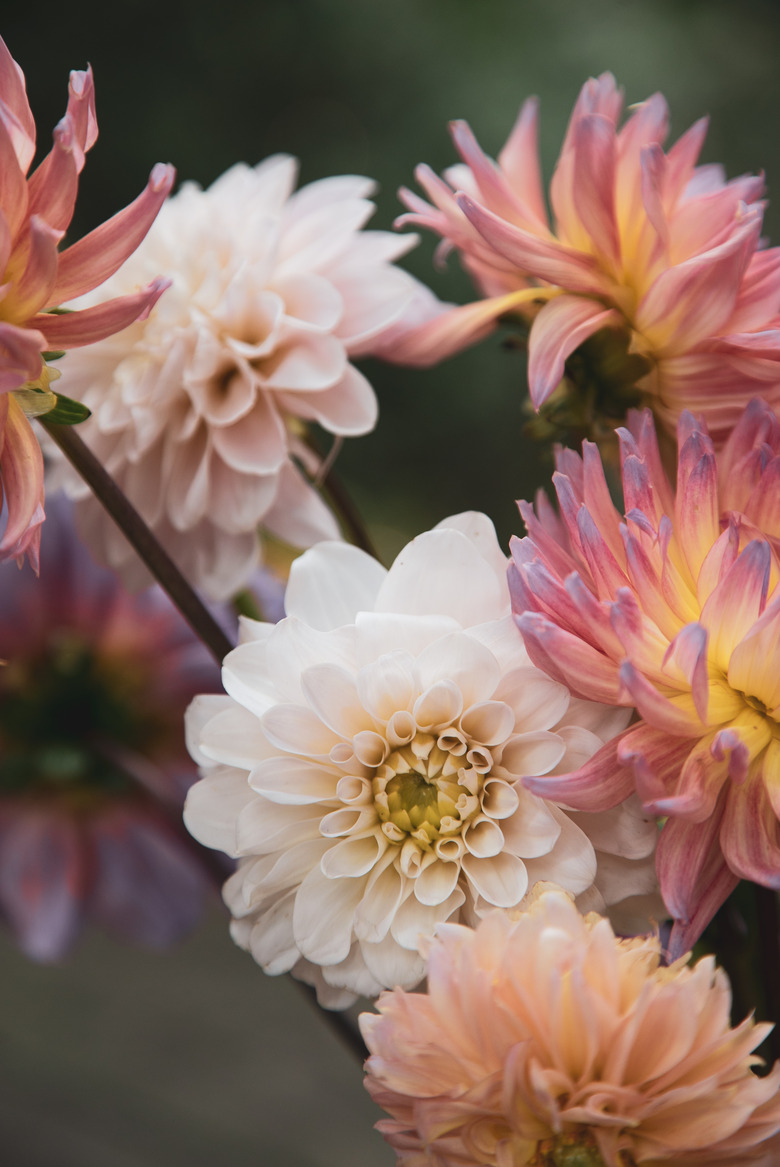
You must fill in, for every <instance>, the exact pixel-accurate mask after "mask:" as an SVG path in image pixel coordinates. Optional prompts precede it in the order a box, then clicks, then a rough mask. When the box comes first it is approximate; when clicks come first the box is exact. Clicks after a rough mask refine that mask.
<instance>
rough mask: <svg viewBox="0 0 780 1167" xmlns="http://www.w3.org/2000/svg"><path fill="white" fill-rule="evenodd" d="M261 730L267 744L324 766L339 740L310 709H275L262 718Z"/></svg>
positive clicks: (276, 707) (291, 706)
mask: <svg viewBox="0 0 780 1167" xmlns="http://www.w3.org/2000/svg"><path fill="white" fill-rule="evenodd" d="M262 726H263V732H264V733H265V735H266V737H267V738H268V740H269V741H270V742H272V743H273V744H274V745H275V746H277V747H278V748H279V749H280V750H286V751H287V752H288V753H290V754H296V753H297V754H305V755H308V756H309V757H311V758H316V759H317V760H318V761H323V762H324V761H327V760H328V756H329V754H330V751H331V749H332V747H333V746H335V745H336V743H337V742H338V741H339V740H340V738H339V737H338V735H337V734H335V733H334V732H333V730H331V729H329V728H328V727H327V726H326V725H323V724H322V722H321V721H320V719H319V717H317V715H316V714H315V713H312V711H311V709H304V708H302V707H301V706H300V705H274V706H273V708H272V709H269V710H268V712H267V713H266V714H265V715H264V717H263V720H262Z"/></svg>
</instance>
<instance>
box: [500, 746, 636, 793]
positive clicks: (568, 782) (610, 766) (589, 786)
mask: <svg viewBox="0 0 780 1167" xmlns="http://www.w3.org/2000/svg"><path fill="white" fill-rule="evenodd" d="M631 732H632V730H631V729H625V730H623V732H622V733H620V734H618V735H617V736H616V737H613V738H611V739H610V741H608V742H607V743H606V745H604V746H602V747H601V749H600V750H598V751H597V752H596V753H595V754H594V755H593V757H592V758H591V759H590V760H589V761H588V762H586V763H585V765H584V766H581V767H580V768H579V770H575V771H574V772H573V773H571V774H554V775H551V774H548V775H545V776H542V777H531V778H523V785H524V786H525V787H527V788H528V790H531V791H533V793H534V794H538V795H539V797H540V798H547V799H550V800H552V801H553V802H558V803H561V804H562V805H563V806H567V807H571V808H572V809H573V810H587V811H601V810H610V809H611V808H612V807H613V806H617V805H618V803H621V802H623V801H624V800H625V799H626V798H628V796H629V794H632V793H633V790H634V780H633V777H632V775H631V768H630V766H627V765H626V764H625V763H624V762H623V761H621V759H620V757H619V755H618V750H619V747H620V743H621V742H622V740H623V739H624V738H625V737H626V735H627V734H630V733H631Z"/></svg>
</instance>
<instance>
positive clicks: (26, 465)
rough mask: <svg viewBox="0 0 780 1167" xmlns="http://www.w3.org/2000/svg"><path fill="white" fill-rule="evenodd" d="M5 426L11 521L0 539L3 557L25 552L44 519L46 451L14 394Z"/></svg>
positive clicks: (0, 470) (1, 463)
mask: <svg viewBox="0 0 780 1167" xmlns="http://www.w3.org/2000/svg"><path fill="white" fill-rule="evenodd" d="M4 400H7V401H8V407H7V408H8V412H7V416H6V418H5V425H4V427H3V446H2V452H0V474H2V480H3V489H4V491H5V500H6V503H7V505H8V521H7V523H6V528H5V531H4V532H3V537H2V539H0V560H2V559H12V558H16V557H18V556H19V555H21V554H23V553H24V552H25V551H26V549H27V545H28V543H29V542H30V541H31V539H32V538H33V535H34V532H35V530H36V528H38V527H40V524H41V523H42V522H43V518H44V514H43V455H42V454H41V447H40V446H39V445H38V442H37V441H36V439H35V434H34V433H33V431H32V427H31V425H30V423H29V421H28V420H27V418H26V417H25V416H24V413H23V411H22V408H21V406H20V405H19V404H18V403H17V402H16V400H15V399H14V398H13V397H9V398H7V399H4Z"/></svg>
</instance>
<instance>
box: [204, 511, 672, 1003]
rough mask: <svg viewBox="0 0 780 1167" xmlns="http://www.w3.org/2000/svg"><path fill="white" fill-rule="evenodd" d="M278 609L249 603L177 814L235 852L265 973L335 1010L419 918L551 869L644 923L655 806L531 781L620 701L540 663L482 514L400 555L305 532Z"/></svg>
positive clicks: (409, 978) (372, 976) (575, 750)
mask: <svg viewBox="0 0 780 1167" xmlns="http://www.w3.org/2000/svg"><path fill="white" fill-rule="evenodd" d="M286 608H287V613H288V615H287V617H286V618H285V619H284V620H282V621H281V623H279V624H277V625H267V624H259V623H252V622H245V626H244V636H245V640H244V643H242V644H241V645H240V646H239V647H238V648H237V649H235V650H234V651H233V652H232V653H231V654H230V655H229V656H228V657H227V658H226V660H225V664H224V670H223V682H224V685H225V689H226V690H227V696H224V697H208V696H204V697H200V698H198V699H196V701H195V702H194V703H193V705H192V706H191V708H190V712H189V741H190V749H191V751H192V753H193V756H194V757H195V758H196V760H197V761H198V762H199V763H200V764H201V767H202V773H203V779H202V781H201V782H199V783H197V784H196V785H195V786H194V787H193V788H192V789H191V791H190V793H189V796H188V800H187V805H186V808H185V822H186V824H187V827H188V829H189V830H190V831H191V833H192V834H193V835H194V836H195V837H196V838H197V839H198V840H200V841H201V842H202V843H205V844H206V845H207V846H211V847H217V848H220V849H222V850H224V851H226V852H228V853H229V854H230V855H233V856H236V857H238V858H239V865H238V869H237V871H236V873H235V874H234V875H233V876H232V877H231V878H230V880H229V881H228V883H227V884H226V887H225V893H224V894H225V900H226V902H227V904H228V906H229V908H230V911H231V914H232V916H233V925H232V933H233V937H234V939H235V940H236V941H237V943H239V944H240V945H242V946H243V947H245V948H247V949H249V951H250V952H251V953H252V955H253V956H254V958H255V960H257V961H258V963H259V964H261V965H262V967H263V968H264V969H265V970H266V972H269V973H282V972H287V971H290V970H292V971H293V973H294V974H295V975H296V976H298V977H300V978H302V979H304V980H307V981H309V982H311V983H313V984H315V985H316V987H317V990H318V994H319V997H320V1000H321V1002H322V1003H323V1004H324V1005H326V1006H328V1007H331V1008H341V1007H344V1006H346V1005H348V1004H349V1003H351V1001H353V1000H354V997H355V995H356V994H362V995H365V996H374V995H376V994H377V993H378V992H379V991H380V989H382V988H383V987H389V986H393V985H402V986H405V987H407V988H411V987H413V986H414V985H416V984H418V983H419V981H420V980H421V979H422V977H423V975H424V969H425V965H424V961H423V959H422V957H421V956H420V953H419V938H420V936H421V935H423V936H425V935H431V934H432V932H433V929H434V927H435V925H436V924H437V923H439V922H440V921H443V920H461V921H464V922H466V923H474V922H476V920H477V919H479V918H480V917H481V916H482V915H483V914H484V913H485V912H488V911H490V910H492V909H494V908H512V907H515V906H516V905H517V904H519V903H520V902H521V901H522V900H523V898H524V896H525V895H526V892H527V890H528V887H529V886H530V885H532V884H533V883H534V882H535V881H537V880H539V879H546V880H554V881H555V882H556V883H558V884H560V885H562V886H563V887H565V888H566V889H567V890H568V891H570V892H572V893H573V894H575V895H577V896H579V897H581V900H580V902H581V903H583V904H585V905H587V907H591V906H594V905H595V906H597V907H599V908H603V907H604V906H605V904H606V905H611V904H615V905H618V906H619V908H620V910H621V911H622V913H623V916H624V918H625V920H626V921H630V917H631V915H632V913H633V914H634V915H636V914H637V913H638V914H639V915H640V916H642V914H643V913H644V916H643V923H644V927H645V928H647V927H649V924H648V922H647V913H648V910H654V907H653V909H651V908H650V905H651V904H652V905H655V903H656V900H655V895H654V893H655V888H656V884H655V876H654V872H653V853H654V847H655V839H656V834H657V831H656V826H655V822H654V820H653V819H652V818H650V817H648V816H643V815H642V812H641V810H640V809H639V807H638V804H636V803H635V802H634V801H629V802H628V803H626V804H625V805H624V806H621V807H618V808H616V809H615V810H613V811H612V812H609V813H608V814H606V815H597V814H580V815H572V814H568V813H567V812H565V811H564V810H562V809H561V808H560V807H559V806H557V805H556V804H555V803H553V802H551V801H545V800H544V799H542V798H540V797H537V796H536V795H534V794H532V793H531V792H530V791H528V790H526V789H525V788H524V786H523V782H522V779H523V778H524V777H525V776H528V775H538V774H547V773H550V772H558V771H559V770H560V769H561V768H562V769H563V770H564V771H565V770H566V769H570V768H571V767H572V765H574V764H576V760H577V759H581V760H584V759H585V758H588V757H590V756H591V755H592V754H593V753H594V752H595V751H596V750H597V749H599V748H600V746H601V744H602V742H603V741H604V740H605V739H608V738H609V737H611V736H612V735H613V734H615V733H617V732H619V731H620V730H621V729H622V728H623V727H624V726H625V724H626V721H627V719H628V716H629V713H628V711H626V710H620V709H615V708H614V707H612V708H611V707H606V706H602V705H597V704H595V703H593V702H588V701H584V700H575V699H573V698H572V697H571V694H570V692H569V690H568V689H567V688H566V687H565V686H564V685H563V684H560V683H559V682H557V681H554V680H551V679H550V678H549V677H547V676H546V675H545V674H544V673H542V672H541V671H539V670H538V669H536V668H534V667H533V666H532V665H531V663H530V661H529V659H528V656H527V654H526V652H525V649H524V646H523V643H522V639H521V637H520V634H519V632H518V631H517V629H516V628H515V626H514V624H513V622H512V618H511V615H510V608H509V591H508V585H507V582H506V560H505V558H504V556H503V554H502V553H501V550H500V548H499V545H498V541H497V539H496V535H495V531H494V529H493V526H492V524H491V523H490V521H489V520H488V519H487V518H486V517H485V516H484V515H481V514H476V513H468V514H464V515H459V516H455V517H453V518H450V519H447V520H445V521H444V523H442V524H440V526H439V527H437V528H435V529H434V530H432V531H429V532H427V533H425V534H423V535H420V536H418V538H417V539H415V540H413V542H412V543H410V544H409V545H408V546H407V547H406V548H405V549H404V550H403V551H402V552H401V553H400V555H399V556H398V558H397V559H396V561H395V563H394V564H393V566H392V567H391V568H390V570H389V571H387V570H385V569H384V568H383V567H381V566H380V565H379V564H378V563H377V562H376V561H374V560H372V559H371V558H370V557H369V556H367V555H366V554H365V553H364V552H362V551H359V550H357V549H356V548H354V547H351V546H348V545H346V544H341V543H329V544H323V545H321V546H319V547H316V548H313V549H312V550H310V551H308V552H306V553H305V554H304V555H303V556H302V557H301V558H300V559H298V560H296V562H295V563H294V564H293V569H292V572H291V576H290V583H289V587H288V592H287V598H286ZM622 926H626V927H628V926H630V925H629V923H627V924H625V925H622ZM641 926H642V925H641V924H640V927H641Z"/></svg>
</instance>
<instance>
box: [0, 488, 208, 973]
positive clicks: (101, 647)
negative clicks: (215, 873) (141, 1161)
mask: <svg viewBox="0 0 780 1167" xmlns="http://www.w3.org/2000/svg"><path fill="white" fill-rule="evenodd" d="M42 561H43V568H44V572H43V575H42V577H41V579H39V580H36V579H35V578H34V576H33V575H32V573H31V571H30V570H29V568H27V567H25V568H24V569H23V570H22V571H17V570H16V569H15V568H11V567H10V566H5V567H2V568H0V573H2V575H3V579H2V585H1V586H0V656H1V657H2V658H3V667H2V668H1V669H0V918H2V919H3V920H4V921H5V923H6V924H7V925H8V926H9V927H10V929H11V930H12V932H13V933H14V935H15V937H16V939H17V941H18V943H19V945H20V947H21V948H22V949H23V950H24V951H25V952H26V953H27V954H28V955H29V956H31V957H33V958H35V959H37V960H55V959H58V958H59V957H61V956H62V955H64V953H65V952H66V950H67V949H68V947H69V946H70V945H71V943H72V942H73V941H74V939H75V938H76V936H77V934H78V932H79V931H80V929H81V927H82V926H83V924H84V923H85V922H86V921H87V920H88V919H90V920H92V921H93V922H95V923H99V924H101V925H102V926H104V927H106V928H107V929H109V930H110V931H112V932H114V933H117V934H119V935H120V936H122V937H124V938H126V939H129V940H131V941H134V942H137V943H140V944H145V945H150V946H152V947H161V946H163V945H166V944H169V943H172V942H173V941H174V940H176V939H178V938H179V937H180V936H181V935H182V934H183V933H184V932H185V931H187V930H188V929H189V928H191V927H192V926H193V925H194V924H195V923H196V921H197V920H198V918H199V916H200V913H201V909H202V906H203V901H204V897H205V895H206V893H207V891H208V888H209V886H210V878H209V875H208V869H207V867H206V865H205V864H204V861H203V859H204V857H203V855H202V854H201V855H199V854H198V853H197V850H196V848H195V847H194V845H193V844H192V841H191V840H190V839H189V838H188V836H187V835H186V833H185V832H184V830H183V829H182V828H181V825H180V814H181V805H182V803H183V801H184V794H185V791H186V789H187V786H188V785H189V784H190V782H192V780H193V779H194V777H195V774H194V768H193V767H192V765H191V763H190V761H189V758H188V756H187V752H186V749H185V746H184V732H183V714H184V709H185V707H186V705H187V703H188V702H189V700H190V699H191V697H192V696H193V694H194V693H195V692H198V691H201V690H202V689H203V688H204V687H207V688H212V689H213V688H214V687H216V684H217V681H218V676H217V671H216V668H215V667H214V665H213V664H212V662H211V659H210V657H209V655H208V653H207V652H206V651H205V649H203V648H202V646H201V645H200V644H199V643H198V642H197V641H196V640H195V637H194V636H193V634H192V633H191V632H190V631H189V629H188V627H187V625H186V624H185V623H184V621H183V620H182V618H181V617H180V616H179V614H178V613H177V612H176V610H175V609H174V608H173V607H172V605H171V603H170V601H169V600H168V599H167V598H166V597H165V596H164V594H163V593H162V592H161V591H160V590H159V589H158V588H155V589H152V590H150V591H148V592H146V593H144V594H142V595H140V596H136V597H133V598H131V597H129V596H128V595H127V594H126V593H125V592H124V591H123V590H122V588H121V587H120V585H119V582H118V580H117V579H116V577H115V576H114V575H113V573H111V572H109V571H107V570H105V569H104V568H97V567H95V565H94V564H93V563H92V561H91V559H90V557H89V555H88V554H87V552H86V550H85V549H84V548H83V547H81V546H80V545H79V544H78V543H77V542H76V541H75V537H74V535H73V529H72V522H71V521H69V515H68V513H67V512H66V511H64V509H63V508H62V507H61V506H58V505H57V500H55V503H54V505H53V507H52V509H51V514H50V518H49V522H48V531H47V539H46V542H45V544H44V547H43V555H42Z"/></svg>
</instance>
